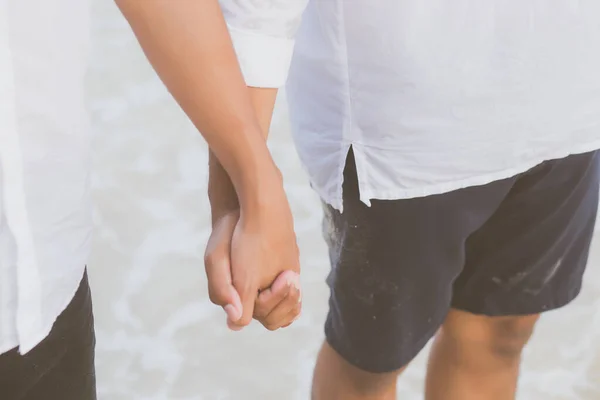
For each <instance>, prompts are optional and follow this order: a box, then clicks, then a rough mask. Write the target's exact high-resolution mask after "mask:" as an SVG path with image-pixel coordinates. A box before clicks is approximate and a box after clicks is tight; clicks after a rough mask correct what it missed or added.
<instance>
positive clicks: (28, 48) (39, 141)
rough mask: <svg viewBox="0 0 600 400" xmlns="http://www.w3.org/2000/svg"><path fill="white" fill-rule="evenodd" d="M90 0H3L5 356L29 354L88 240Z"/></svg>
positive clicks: (0, 330)
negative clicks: (86, 93) (86, 81)
mask: <svg viewBox="0 0 600 400" xmlns="http://www.w3.org/2000/svg"><path fill="white" fill-rule="evenodd" d="M89 7H90V2H89V0H0V354H2V353H3V352H5V351H7V350H10V349H11V348H13V347H16V346H19V350H20V352H21V353H26V352H28V351H29V350H31V349H32V348H33V347H35V346H36V345H37V344H38V343H39V342H40V341H42V340H43V339H44V338H45V337H46V335H47V334H48V333H49V332H50V330H51V328H52V325H53V324H54V321H55V320H56V317H57V316H58V315H59V314H60V313H61V312H62V311H63V310H64V309H65V307H66V306H67V305H68V304H69V303H70V302H71V299H72V298H73V295H74V294H75V292H76V290H77V288H78V286H79V283H80V281H81V278H82V277H83V272H84V269H85V265H86V263H87V261H88V255H89V252H90V245H91V232H92V219H91V202H90V192H89V185H88V181H89V172H90V171H89V164H90V157H89V156H90V146H89V144H90V129H89V122H88V116H87V113H86V110H85V101H84V77H85V73H86V70H87V61H88V58H87V54H88V50H89V28H90V23H89V19H90V15H89V12H90V10H89Z"/></svg>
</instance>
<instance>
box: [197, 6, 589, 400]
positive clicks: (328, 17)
mask: <svg viewBox="0 0 600 400" xmlns="http://www.w3.org/2000/svg"><path fill="white" fill-rule="evenodd" d="M220 3H221V6H222V9H223V12H224V15H225V18H226V21H227V23H228V26H229V30H230V34H231V37H232V39H233V43H234V46H235V49H236V52H237V55H238V59H239V61H240V64H241V68H242V71H243V73H244V77H245V80H246V83H247V85H248V86H250V87H255V88H263V89H264V93H265V98H264V99H263V101H264V104H271V103H272V101H273V99H274V96H275V93H276V89H277V88H278V87H280V86H282V85H283V84H284V82H286V80H287V94H288V100H289V105H290V115H291V122H292V130H293V135H294V139H295V142H296V145H297V149H298V152H299V155H300V158H301V160H302V162H303V164H304V166H305V167H306V169H307V171H308V174H309V176H310V180H311V184H312V186H313V187H314V189H315V190H316V191H317V193H318V194H319V195H320V197H321V198H322V200H323V203H324V209H325V219H324V235H325V239H326V241H327V244H328V245H329V254H330V258H331V264H332V269H331V273H330V275H329V278H328V280H327V282H328V284H329V286H330V288H331V297H330V301H329V305H330V310H329V315H328V317H327V321H326V324H325V333H326V338H327V340H326V342H325V343H324V345H323V347H322V350H321V352H320V354H319V357H318V361H317V366H316V369H315V374H314V381H313V390H312V398H313V399H314V400H333V399H343V400H354V399H356V400H358V399H365V400H366V399H370V400H375V399H377V400H385V399H394V398H396V397H395V396H396V378H397V376H398V374H400V373H401V372H402V370H403V369H404V368H405V367H406V366H407V365H408V364H409V363H410V361H411V360H412V359H413V358H414V357H415V356H416V355H417V354H418V353H419V352H420V350H421V349H422V348H423V347H424V346H425V344H426V343H427V342H428V341H429V340H430V339H431V338H433V337H435V342H434V345H433V349H432V352H431V355H430V362H429V367H428V377H427V387H426V398H427V399H431V400H437V399H441V400H454V399H457V400H465V399H513V398H514V396H515V392H516V387H517V378H518V374H519V364H520V358H521V353H522V350H523V348H524V346H525V345H526V343H527V342H528V340H529V338H530V336H531V333H532V331H533V329H534V326H535V324H536V321H537V320H538V318H539V316H540V314H541V313H543V312H546V311H550V310H554V309H557V308H560V307H562V306H565V305H567V304H568V303H569V302H571V301H572V300H573V299H574V298H575V297H576V296H577V294H578V293H579V291H580V289H581V282H582V277H583V273H584V270H585V267H586V262H587V258H588V253H589V248H590V242H591V239H592V234H593V231H594V224H595V219H596V212H597V208H598V192H599V188H598V180H599V178H598V174H599V171H598V168H599V165H598V163H599V155H598V154H597V149H598V148H600V74H599V73H598V71H600V24H599V23H598V21H600V2H598V1H597V0H581V1H563V2H556V1H555V2H548V1H545V2H544V1H537V0H525V1H505V0H484V1H470V0H457V1H451V2H449V1H443V0H429V1H421V0H419V1H417V0H380V1H375V2H373V1H357V0H356V1H350V0H311V1H308V0H221V1H220ZM301 16H302V20H301ZM294 44H295V48H294ZM290 65H291V68H290ZM288 69H289V74H288ZM288 75H289V76H288ZM268 93H270V97H269V94H268ZM259 104H261V103H259ZM213 150H214V149H213ZM211 174H212V181H213V187H219V186H227V185H228V183H227V174H226V173H224V171H223V170H222V169H220V167H219V165H218V163H216V162H215V163H213V165H212V168H211ZM230 193H233V194H234V195H235V191H232V192H230ZM225 203H232V201H229V202H225ZM219 209H220V203H219V202H213V210H219ZM263 210H264V211H265V212H266V208H265V209H263ZM223 214H224V215H227V216H228V217H227V218H229V220H225V222H223V223H219V221H217V224H216V225H215V236H214V237H216V239H215V241H216V242H217V243H218V242H219V240H220V239H223V238H227V237H229V236H231V234H232V232H233V231H232V227H233V226H234V222H235V220H236V215H235V214H233V213H227V212H225V213H223ZM278 223H279V221H277V220H271V221H270V222H267V223H265V225H264V226H262V227H261V229H263V230H262V231H261V230H259V231H258V232H257V233H259V234H260V233H264V234H265V235H268V232H269V230H270V229H272V227H273V226H274V225H277V224H278ZM227 227H229V232H230V234H229V235H227V234H225V233H223V231H226V230H227V229H228V228H227ZM233 235H234V238H235V233H233ZM209 254H213V255H214V257H215V259H219V257H222V258H223V259H227V258H228V255H227V254H226V252H220V253H218V254H216V255H215V253H214V252H212V250H211V249H209ZM272 257H275V258H277V257H279V254H278V253H277V252H274V253H273V254H272ZM232 262H233V263H235V260H232Z"/></svg>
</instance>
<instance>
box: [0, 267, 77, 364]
mask: <svg viewBox="0 0 600 400" xmlns="http://www.w3.org/2000/svg"><path fill="white" fill-rule="evenodd" d="M84 274H85V266H84V267H83V268H82V270H81V271H80V274H78V276H79V280H77V284H76V285H74V286H75V287H74V288H73V289H72V291H71V293H70V296H68V297H67V298H66V301H65V303H64V304H63V305H61V307H60V308H59V309H58V312H57V314H56V316H55V317H54V318H52V319H51V320H50V322H49V323H48V324H46V325H44V326H43V327H41V328H39V330H38V333H37V334H36V335H32V336H31V337H28V338H26V339H24V340H21V342H22V343H23V344H20V345H19V354H21V355H25V354H27V353H29V352H30V351H31V350H33V349H35V348H36V347H37V346H38V345H39V344H40V343H42V342H43V341H44V340H45V339H46V338H47V337H48V336H49V335H50V333H51V332H52V329H53V328H54V324H55V323H56V320H57V319H58V317H60V316H61V315H62V313H63V312H65V310H66V309H67V307H69V305H70V304H71V302H72V301H73V299H74V298H75V294H76V293H77V290H79V287H80V286H81V282H82V280H83V276H84ZM0 354H1V353H0Z"/></svg>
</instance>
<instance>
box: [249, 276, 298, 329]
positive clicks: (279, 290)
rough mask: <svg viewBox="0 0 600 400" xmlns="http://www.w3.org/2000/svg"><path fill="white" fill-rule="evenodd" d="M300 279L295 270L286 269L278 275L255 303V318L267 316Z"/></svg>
mask: <svg viewBox="0 0 600 400" xmlns="http://www.w3.org/2000/svg"><path fill="white" fill-rule="evenodd" d="M297 281H298V274H296V273H295V272H293V271H284V272H282V273H281V274H279V275H278V276H277V278H276V279H275V281H274V282H273V284H272V285H271V287H269V288H267V289H265V290H263V291H262V292H260V294H259V296H258V299H257V301H256V303H255V305H254V318H256V319H259V320H260V319H261V318H265V317H266V316H267V315H269V314H270V313H271V311H273V310H274V309H275V307H276V306H277V305H278V304H279V303H280V302H281V301H282V300H283V299H285V297H286V296H287V295H288V294H289V292H290V289H291V287H292V285H293V284H294V282H297Z"/></svg>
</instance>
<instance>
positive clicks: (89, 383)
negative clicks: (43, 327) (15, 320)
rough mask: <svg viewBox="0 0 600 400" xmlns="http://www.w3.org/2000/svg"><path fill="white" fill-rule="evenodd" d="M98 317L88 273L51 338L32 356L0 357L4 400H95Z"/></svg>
mask: <svg viewBox="0 0 600 400" xmlns="http://www.w3.org/2000/svg"><path fill="white" fill-rule="evenodd" d="M94 346H95V337H94V318H93V315H92V299H91V295H90V288H89V286H88V280H87V273H86V274H85V275H84V277H83V280H82V281H81V284H80V286H79V289H78V290H77V293H76V294H75V297H74V298H73V300H71V303H70V304H69V306H68V307H67V309H66V310H65V311H63V313H62V314H61V315H60V316H59V317H58V319H57V320H56V322H55V323H54V326H53V327H52V331H51V332H50V335H48V337H46V338H45V339H44V340H43V341H42V342H41V343H40V344H39V345H37V346H36V347H35V348H34V349H33V350H31V351H30V352H29V353H27V354H25V355H23V356H21V355H20V354H19V353H18V351H17V349H13V350H11V351H9V352H7V353H4V354H0V399H2V400H95V399H96V376H95V373H94Z"/></svg>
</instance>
